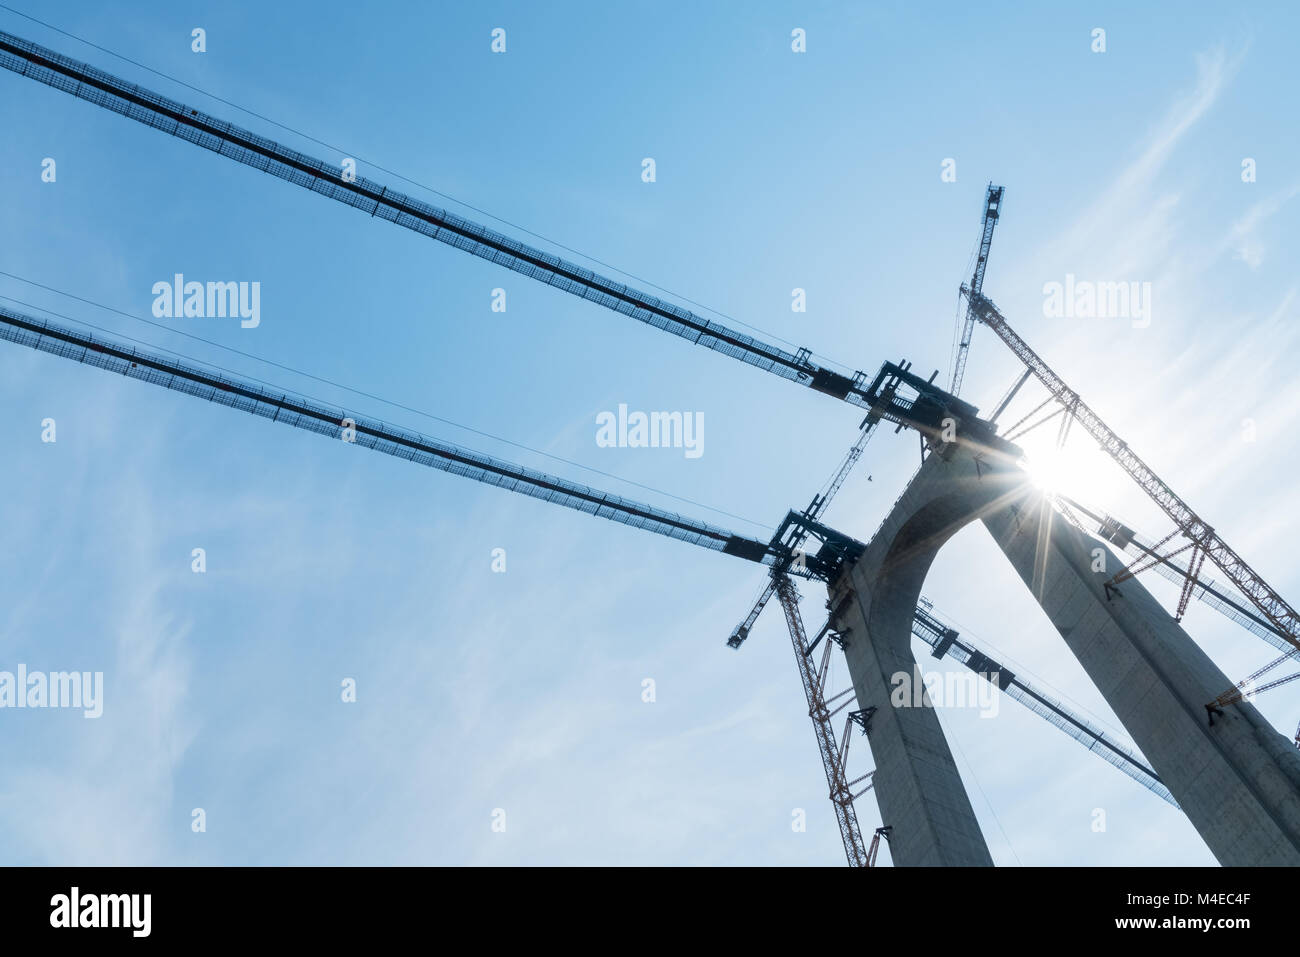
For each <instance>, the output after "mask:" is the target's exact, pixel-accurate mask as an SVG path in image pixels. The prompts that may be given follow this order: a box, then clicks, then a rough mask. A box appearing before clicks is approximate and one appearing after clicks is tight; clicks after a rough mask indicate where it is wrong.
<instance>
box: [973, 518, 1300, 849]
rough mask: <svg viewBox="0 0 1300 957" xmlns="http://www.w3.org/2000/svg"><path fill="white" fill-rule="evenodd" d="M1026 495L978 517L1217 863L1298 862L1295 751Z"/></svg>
mask: <svg viewBox="0 0 1300 957" xmlns="http://www.w3.org/2000/svg"><path fill="white" fill-rule="evenodd" d="M1040 503H1041V500H1038V501H1035V500H1033V499H1031V500H1027V501H1025V502H1022V503H1020V504H1019V505H1017V506H1013V507H1012V508H1010V509H1007V510H1005V511H1003V512H1001V513H999V514H995V515H988V516H985V518H984V524H985V526H986V527H987V528H988V530H989V531H990V532H991V533H992V534H993V537H994V539H995V540H996V541H997V543H998V545H999V546H1000V547H1001V549H1002V551H1003V552H1004V553H1005V554H1006V556H1007V557H1008V558H1009V559H1011V563H1012V565H1014V566H1015V569H1016V571H1017V572H1018V573H1019V575H1020V577H1021V579H1022V580H1023V581H1024V582H1025V584H1026V585H1028V586H1029V587H1030V588H1031V589H1032V590H1033V593H1034V597H1035V598H1037V600H1038V603H1039V605H1040V606H1041V607H1042V609H1043V611H1045V612H1046V613H1047V617H1048V618H1049V619H1051V622H1052V624H1053V625H1054V626H1055V627H1056V630H1057V631H1058V632H1060V634H1061V637H1062V638H1064V639H1065V643H1066V645H1067V646H1068V647H1069V649H1070V651H1071V652H1073V653H1074V656H1075V657H1076V658H1077V659H1078V660H1079V663H1080V664H1082V665H1083V668H1084V670H1085V671H1086V672H1087V673H1088V677H1089V678H1091V679H1092V681H1093V683H1094V684H1095V685H1096V686H1097V690H1098V691H1100V692H1101V694H1102V697H1104V698H1105V699H1106V703H1107V704H1109V705H1110V707H1111V709H1112V710H1113V711H1114V712H1115V714H1116V715H1117V716H1118V717H1119V719H1120V721H1121V722H1122V723H1123V725H1124V728H1125V730H1126V731H1128V733H1129V735H1130V736H1131V737H1132V738H1133V741H1134V742H1135V743H1136V744H1137V746H1138V747H1139V748H1141V749H1142V753H1143V754H1144V755H1146V757H1147V760H1148V761H1150V762H1151V767H1152V768H1154V769H1155V772H1156V773H1157V774H1159V775H1160V779H1161V780H1162V781H1163V782H1164V784H1165V786H1166V787H1168V788H1169V790H1170V791H1171V792H1172V793H1173V795H1174V798H1175V799H1176V800H1177V801H1178V803H1179V805H1180V806H1181V807H1182V809H1183V811H1184V813H1186V815H1187V817H1188V819H1189V820H1190V821H1191V822H1192V825H1193V826H1194V827H1195V828H1196V830H1197V833H1199V834H1200V835H1201V838H1202V839H1203V840H1204V841H1205V843H1206V845H1207V846H1208V847H1209V848H1210V851H1211V853H1213V854H1214V856H1215V857H1216V858H1218V861H1219V863H1220V864H1224V865H1261V864H1288V865H1300V752H1297V750H1296V748H1295V746H1294V745H1293V744H1292V743H1291V742H1290V741H1289V740H1287V738H1285V737H1284V736H1283V735H1281V734H1280V733H1278V732H1277V731H1276V730H1275V729H1274V728H1273V727H1272V726H1271V725H1270V724H1269V723H1268V721H1267V720H1265V718H1264V717H1263V716H1262V715H1261V714H1260V713H1259V711H1258V710H1257V709H1256V708H1255V706H1254V705H1252V704H1250V703H1248V702H1240V703H1238V704H1233V705H1228V706H1227V707H1225V708H1224V709H1223V711H1224V713H1223V715H1222V716H1221V717H1215V719H1214V725H1213V726H1211V725H1210V723H1209V720H1208V716H1207V713H1206V710H1205V705H1206V703H1207V702H1210V701H1213V700H1214V699H1215V698H1216V697H1218V695H1219V694H1221V693H1222V692H1224V691H1226V690H1227V689H1228V688H1231V687H1232V685H1233V681H1232V679H1230V678H1228V677H1227V676H1226V675H1225V674H1224V673H1223V672H1222V671H1220V670H1219V668H1218V667H1217V666H1216V665H1215V664H1214V662H1213V661H1211V660H1210V658H1209V656H1208V655H1206V654H1205V652H1203V651H1202V650H1201V649H1200V648H1199V647H1198V646H1197V645H1196V643H1195V642H1194V641H1192V639H1191V638H1190V637H1189V636H1188V634H1187V632H1185V631H1184V630H1183V629H1182V626H1181V625H1179V624H1178V622H1176V621H1175V620H1174V618H1173V617H1172V616H1171V615H1170V614H1169V612H1167V611H1165V609H1164V608H1163V607H1162V606H1161V605H1160V603H1159V602H1157V601H1156V599H1155V598H1154V597H1153V596H1152V595H1151V593H1150V592H1148V591H1147V590H1146V589H1145V588H1143V587H1142V585H1141V583H1140V581H1139V580H1138V579H1129V580H1128V581H1126V582H1124V583H1122V584H1121V585H1119V586H1118V587H1119V593H1118V594H1114V593H1113V592H1112V594H1111V595H1110V597H1109V600H1108V598H1107V595H1106V591H1105V588H1104V587H1103V583H1104V582H1106V581H1107V580H1109V579H1110V578H1111V576H1113V575H1114V574H1115V572H1116V571H1118V570H1119V569H1120V568H1123V567H1124V565H1125V564H1126V563H1125V562H1124V561H1123V560H1122V559H1120V558H1117V557H1116V556H1115V555H1114V554H1113V553H1112V552H1111V551H1110V550H1109V548H1108V547H1107V546H1106V545H1104V544H1103V543H1102V542H1101V541H1100V540H1098V539H1096V538H1094V537H1093V536H1091V535H1088V534H1086V533H1084V532H1082V531H1080V530H1079V529H1077V528H1075V527H1074V526H1073V525H1071V524H1070V523H1069V522H1068V521H1066V520H1065V519H1064V518H1063V517H1062V516H1061V515H1060V514H1059V513H1058V512H1056V511H1055V510H1053V509H1050V508H1044V507H1042V505H1041V504H1040Z"/></svg>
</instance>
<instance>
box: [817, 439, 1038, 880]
mask: <svg viewBox="0 0 1300 957" xmlns="http://www.w3.org/2000/svg"><path fill="white" fill-rule="evenodd" d="M1018 487H1019V479H1018V478H1015V479H1013V478H1011V477H1008V476H1006V473H1005V471H1004V472H1003V474H1002V475H1001V476H1000V475H998V474H996V473H992V472H990V471H989V469H988V467H987V465H985V464H983V463H977V462H976V461H975V459H974V458H972V457H971V456H970V455H955V456H953V458H952V459H951V461H945V460H944V459H943V458H942V457H941V456H940V455H938V454H932V455H931V456H930V457H929V459H928V460H927V461H926V464H925V465H924V466H923V467H922V468H921V471H920V472H919V473H918V474H917V476H916V477H915V478H914V479H913V480H912V482H911V483H910V484H909V485H908V487H907V490H906V491H905V492H904V493H903V496H902V498H900V499H899V501H898V503H897V505H895V507H894V509H893V511H892V512H891V513H890V515H889V517H888V518H886V519H885V523H884V524H883V525H882V526H881V528H880V530H879V531H878V532H877V533H876V534H875V536H874V537H873V538H872V540H871V541H870V543H868V545H867V550H866V551H865V552H864V553H863V555H862V556H861V557H860V558H859V559H858V560H857V561H856V562H855V563H854V564H853V565H852V566H850V567H848V568H847V569H846V570H845V572H844V573H843V574H842V575H841V576H840V578H839V579H838V580H837V581H836V582H834V583H833V584H832V586H831V599H830V607H831V609H832V615H831V617H832V622H833V625H834V627H835V629H836V630H837V631H839V632H840V634H841V635H843V636H844V640H845V647H844V656H845V659H846V660H847V662H848V668H849V674H850V676H851V677H852V679H853V687H854V691H855V692H856V694H857V700H858V707H859V708H860V709H864V710H870V709H873V708H874V709H875V710H874V711H872V712H871V717H870V722H871V724H870V730H869V731H868V739H869V740H870V742H871V753H872V756H873V758H874V759H875V763H876V776H875V779H874V780H875V793H876V796H877V800H878V801H879V802H880V813H881V818H882V820H883V823H885V824H887V825H890V826H891V827H892V828H893V830H892V832H891V834H890V842H889V848H890V855H891V856H892V857H893V860H894V863H895V864H898V865H903V866H908V865H944V866H954V865H956V866H979V865H987V866H991V865H992V864H993V859H992V857H990V855H989V851H988V846H987V845H986V844H985V842H984V837H983V835H982V834H981V833H980V828H979V823H978V822H977V821H976V819H975V812H974V811H973V810H972V808H971V804H970V798H969V797H968V796H967V794H966V789H965V787H964V786H963V785H962V781H961V776H960V775H959V774H958V772H957V766H956V764H955V762H954V761H953V757H952V752H951V751H950V750H949V749H948V743H947V741H946V740H945V739H944V735H943V730H942V729H941V728H940V726H939V718H938V715H937V714H936V712H935V710H934V708H933V707H932V706H931V705H930V701H929V698H928V697H926V696H925V694H924V690H923V689H920V691H919V695H920V696H921V700H922V706H921V707H916V706H914V705H913V702H914V700H915V698H914V697H913V694H914V690H915V689H912V687H911V686H912V683H913V681H914V676H915V674H916V671H915V666H916V660H915V658H913V656H912V650H911V638H912V617H913V614H914V611H915V609H916V603H917V600H918V599H919V598H920V595H921V586H922V585H923V584H924V582H925V576H926V573H927V572H928V571H929V569H930V564H931V562H932V561H933V560H934V556H935V555H936V554H937V553H938V551H939V549H940V548H941V547H942V546H943V544H944V542H946V541H947V540H948V539H949V537H951V536H952V535H953V534H954V533H955V532H957V531H958V530H959V529H960V528H961V527H962V526H964V525H966V524H967V523H969V522H971V521H973V520H975V519H977V518H979V517H980V514H981V513H982V511H984V510H987V509H998V508H1002V507H1005V501H1004V500H1006V499H1007V498H1008V497H1009V496H1014V495H1015V494H1016V493H1017V491H1018ZM899 676H903V677H904V678H905V680H906V681H907V682H908V686H907V687H908V690H905V691H903V692H902V693H901V694H900V696H899V697H901V699H902V701H903V706H900V707H894V706H893V704H892V703H891V699H892V698H893V697H894V691H895V689H896V688H897V687H900V686H899Z"/></svg>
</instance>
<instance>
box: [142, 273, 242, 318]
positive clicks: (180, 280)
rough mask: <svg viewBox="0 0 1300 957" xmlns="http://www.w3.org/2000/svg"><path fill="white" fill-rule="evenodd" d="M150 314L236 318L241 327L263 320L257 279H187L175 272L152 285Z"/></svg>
mask: <svg viewBox="0 0 1300 957" xmlns="http://www.w3.org/2000/svg"><path fill="white" fill-rule="evenodd" d="M153 294H154V301H153V314H154V317H155V318H157V319H225V318H227V317H229V318H232V319H234V318H238V319H239V320H240V323H239V325H240V326H241V327H243V328H244V329H256V328H257V327H258V326H259V325H261V323H262V284H261V283H260V282H209V283H201V282H193V281H191V282H186V281H185V276H184V275H183V274H181V273H177V274H176V275H175V277H174V279H173V280H172V281H171V282H168V281H167V280H165V279H162V280H159V281H158V282H156V283H154V284H153Z"/></svg>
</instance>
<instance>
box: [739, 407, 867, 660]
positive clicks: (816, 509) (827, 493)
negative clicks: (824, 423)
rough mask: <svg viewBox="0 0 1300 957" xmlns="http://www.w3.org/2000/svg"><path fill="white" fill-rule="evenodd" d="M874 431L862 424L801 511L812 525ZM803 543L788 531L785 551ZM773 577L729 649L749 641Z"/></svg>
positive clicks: (800, 531) (803, 535)
mask: <svg viewBox="0 0 1300 957" xmlns="http://www.w3.org/2000/svg"><path fill="white" fill-rule="evenodd" d="M875 429H876V423H875V422H872V421H870V420H869V419H868V420H864V421H863V422H862V431H861V432H860V433H859V434H858V438H857V440H856V441H855V442H854V443H853V445H852V446H850V447H849V450H848V452H847V453H846V454H845V456H844V459H843V460H842V461H841V462H840V465H839V468H837V469H836V470H835V474H834V475H832V476H831V477H830V479H829V480H827V482H826V485H825V486H823V488H822V490H821V491H820V492H818V493H817V494H816V495H815V496H814V497H813V500H812V502H811V503H810V504H809V505H808V508H807V509H805V510H804V515H806V516H807V517H808V518H810V519H812V520H814V521H816V520H818V519H820V518H821V516H822V514H823V513H824V512H825V511H826V508H827V506H829V505H830V503H831V500H832V499H833V498H835V495H836V493H837V492H839V490H840V489H841V488H842V487H843V485H844V481H845V479H847V478H848V477H849V473H850V472H852V471H853V466H854V465H856V464H857V461H858V459H860V458H861V457H862V450H863V448H865V447H866V444H867V442H869V441H870V440H871V435H872V433H873V432H874V431H875ZM807 539H808V532H807V530H806V529H805V528H803V527H798V528H795V529H794V530H793V531H792V534H791V537H790V538H789V539H788V540H787V541H786V542H785V547H786V548H788V549H790V551H791V552H792V553H793V554H796V555H802V549H803V545H804V543H805V542H806V541H807ZM777 574H779V572H777V570H776V569H773V573H772V575H771V577H770V578H769V580H768V582H767V584H766V585H765V586H764V587H763V590H762V591H761V592H759V595H758V598H756V599H755V600H754V604H753V605H752V606H750V609H749V613H748V614H747V615H745V617H744V620H742V621H741V623H740V624H739V625H737V626H736V627H735V628H734V629H733V630H732V632H731V637H730V638H728V639H727V644H728V645H730V646H731V647H732V648H739V647H740V646H741V645H742V644H743V643H744V641H745V639H746V638H748V637H749V632H750V631H751V630H752V629H753V627H754V622H756V621H758V616H759V615H761V614H762V613H763V609H764V608H766V607H767V603H768V601H769V600H771V598H772V595H773V594H775V592H776V576H777Z"/></svg>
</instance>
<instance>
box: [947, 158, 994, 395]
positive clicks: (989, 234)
mask: <svg viewBox="0 0 1300 957" xmlns="http://www.w3.org/2000/svg"><path fill="white" fill-rule="evenodd" d="M1002 192H1003V188H1002V187H1001V186H994V185H993V184H992V183H989V185H988V189H987V190H986V191H985V193H984V221H983V223H982V224H981V228H980V248H979V252H978V253H977V254H976V257H975V272H974V273H972V274H971V279H970V286H969V288H970V290H971V292H973V293H974V294H975V295H976V296H978V295H980V294H981V292H982V291H983V289H984V270H985V268H987V266H988V264H989V249H990V247H992V245H993V228H994V227H995V226H997V224H998V214H999V211H1000V208H1001V206H1002ZM977 318H978V317H977V316H976V315H975V308H974V306H973V305H972V304H971V300H970V299H968V300H967V303H966V320H965V322H964V323H963V324H962V330H961V341H960V342H959V343H958V344H957V355H956V358H955V359H954V361H953V366H952V385H951V386H949V387H948V391H949V392H951V393H952V394H953V395H960V394H961V380H962V378H963V377H964V376H965V375H966V358H967V355H968V354H969V353H970V340H971V336H972V335H974V334H975V321H976V319H977ZM994 418H996V416H994Z"/></svg>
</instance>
